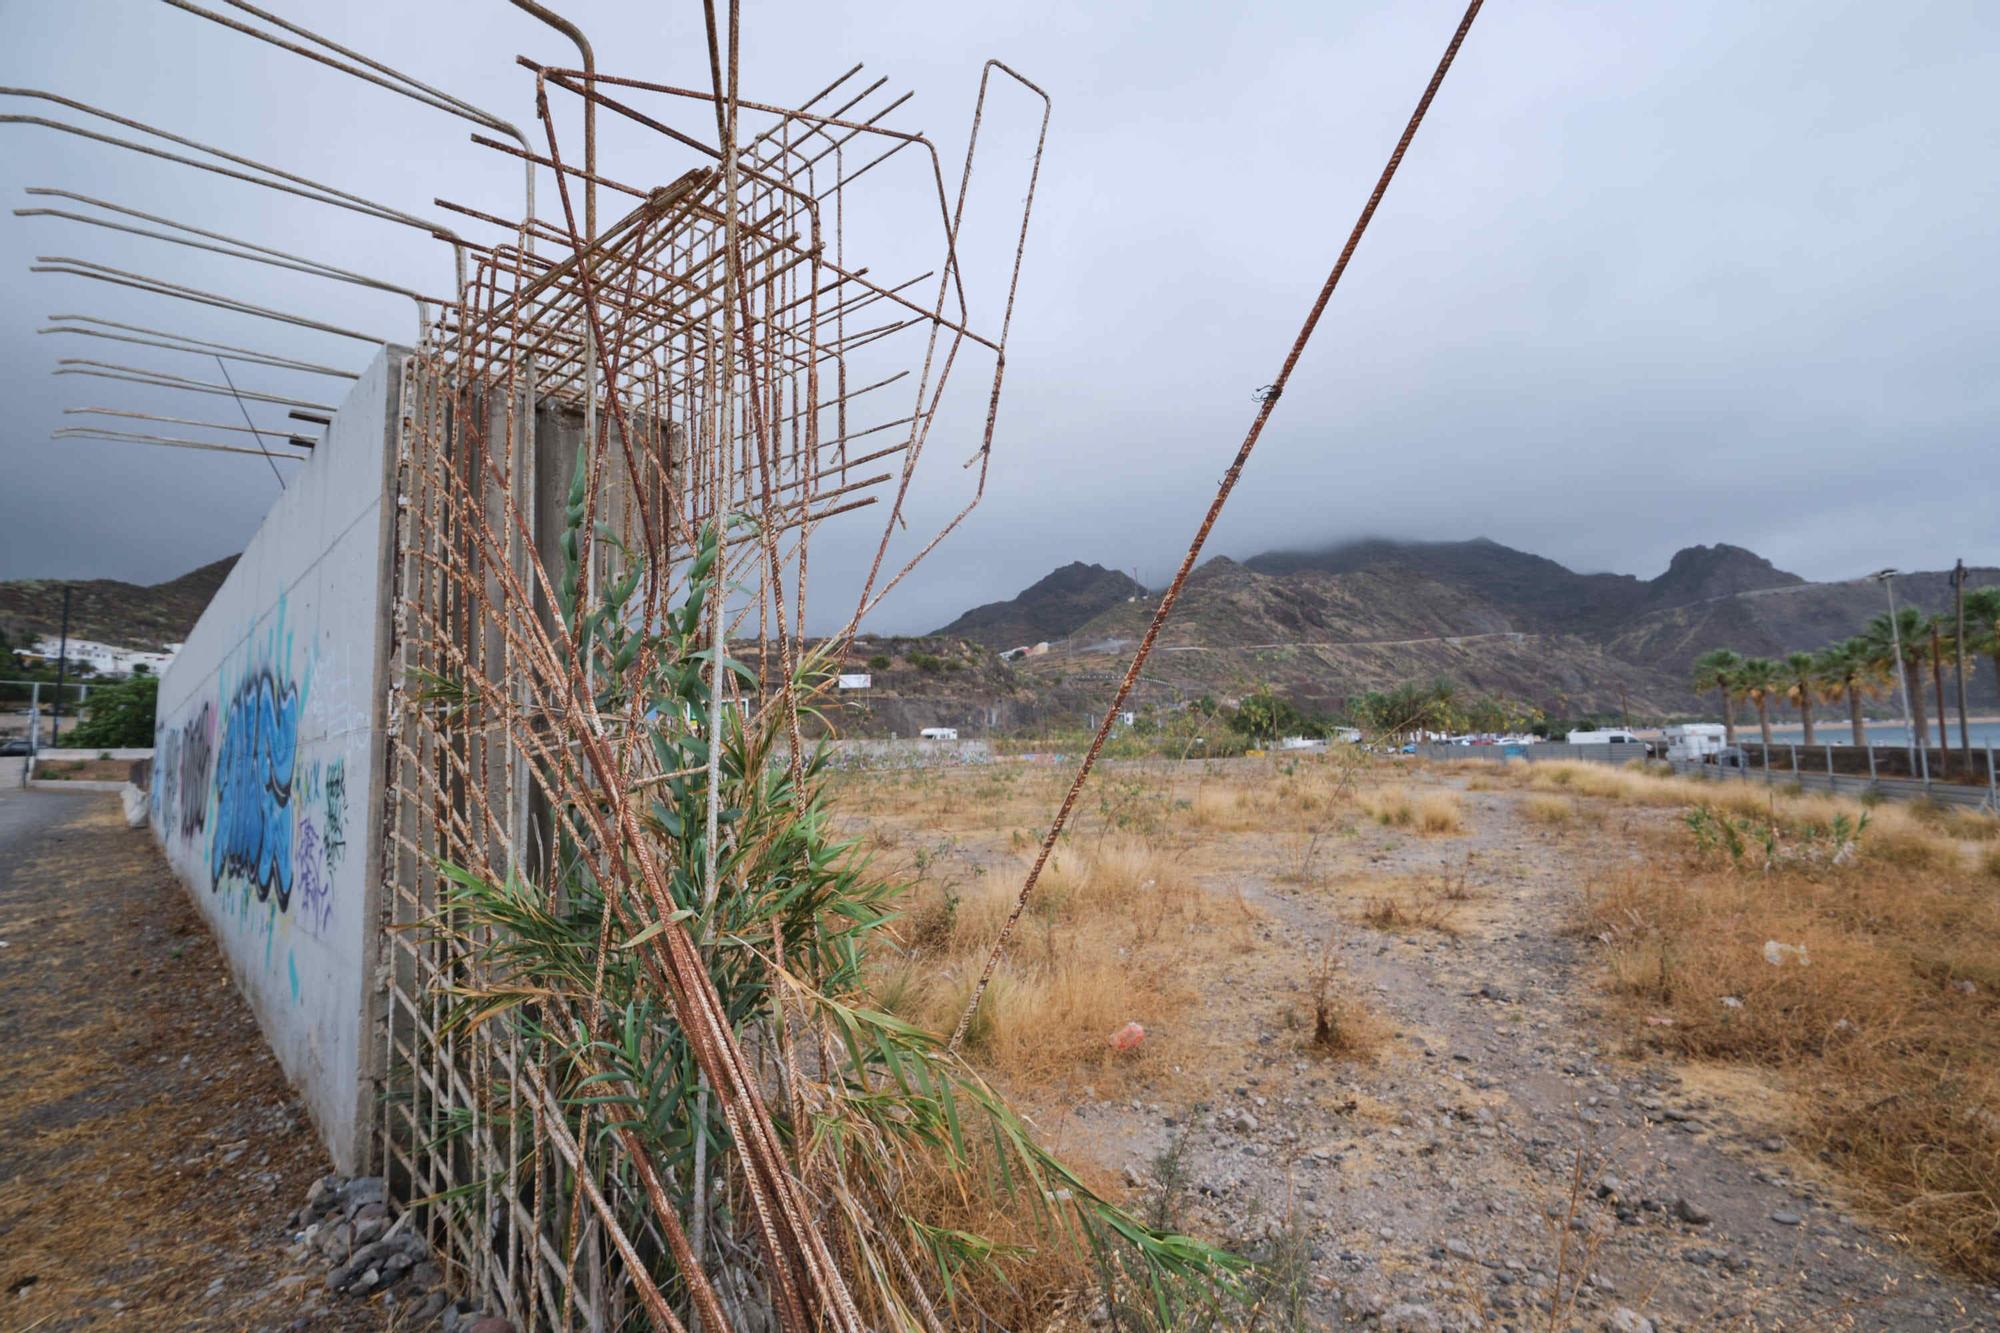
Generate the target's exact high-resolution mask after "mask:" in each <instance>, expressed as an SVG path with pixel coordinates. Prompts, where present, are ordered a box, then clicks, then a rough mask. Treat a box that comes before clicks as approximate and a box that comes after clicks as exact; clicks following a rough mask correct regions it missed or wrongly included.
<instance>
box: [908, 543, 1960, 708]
mask: <svg viewBox="0 0 2000 1333" xmlns="http://www.w3.org/2000/svg"><path fill="white" fill-rule="evenodd" d="M1971 583H1972V585H1973V586H1978V585H1980V584H1987V583H2000V570H1994V569H1978V570H1974V571H1972V578H1971ZM1897 595H1898V598H1899V600H1900V601H1901V602H1903V603H1905V604H1908V605H1912V606H1917V607H1920V608H1922V609H1924V610H1928V611H1938V610H1943V609H1944V608H1945V607H1946V606H1948V605H1949V603H1950V598H1951V591H1950V585H1949V575H1948V574H1947V573H1946V572H1944V571H1933V572H1923V573H1913V574H1905V575H1901V576H1899V578H1898V580H1897ZM1156 606H1157V593H1155V592H1152V591H1149V590H1145V589H1142V588H1141V587H1140V586H1139V585H1138V584H1136V583H1135V582H1134V581H1133V580H1132V579H1130V578H1129V577H1127V576H1126V575H1124V574H1121V573H1118V572H1117V571H1114V570H1108V569H1104V568H1102V567H1101V566H1097V565H1086V564H1070V565H1065V566H1063V567H1062V568H1061V569H1058V570H1056V571H1055V572H1054V573H1052V574H1050V575H1049V576H1048V577H1046V578H1044V579H1042V580H1040V581H1039V582H1037V583H1035V584H1034V585H1033V586H1031V587H1029V588H1027V589H1025V590H1024V591H1023V592H1022V593H1021V594H1020V595H1019V596H1017V597H1014V598H1012V599H1009V600H1008V601H1004V602H995V603H990V604H988V605H986V606H982V607H979V608H977V609H976V610H973V611H968V612H967V613H966V614H965V615H963V616H960V617H959V618H958V619H957V620H955V621H953V622H952V623H951V624H950V625H948V626H945V627H944V628H943V629H941V630H940V631H939V633H940V634H944V635H951V636H955V637H960V638H965V639H970V640H973V641H975V642H978V643H981V644H984V645H986V646H987V647H989V648H993V649H997V650H1004V649H1007V648H1012V647H1016V646H1020V645H1023V644H1029V643H1033V642H1036V641H1039V640H1049V641H1051V642H1052V643H1053V642H1056V641H1058V640H1059V641H1060V643H1058V644H1057V650H1056V651H1055V652H1053V653H1051V654H1050V655H1049V657H1047V658H1035V659H1027V660H1026V661H1025V663H1024V665H1026V666H1027V667H1028V668H1029V669H1030V670H1032V671H1036V672H1038V673H1043V674H1051V673H1066V672H1073V671H1075V670H1076V669H1078V668H1079V667H1096V668H1098V669H1104V670H1108V669H1109V668H1110V667H1111V665H1112V664H1113V662H1114V661H1115V659H1116V658H1117V657H1118V656H1119V655H1120V654H1124V655H1126V656H1128V657H1129V653H1130V648H1131V646H1132V645H1133V644H1134V643H1135V642H1136V640H1137V639H1138V637H1139V636H1140V635H1141V634H1143V633H1144V630H1145V626H1146V623H1147V622H1148V621H1149V620H1150V619H1151V617H1152V614H1153V611H1154V609H1155V607H1156ZM1885 607H1886V601H1885V598H1884V593H1883V589H1882V588H1881V587H1880V586H1879V585H1877V584H1875V583H1872V582H1869V581H1866V580H1857V581H1851V582H1841V583H1815V582H1809V581H1808V580H1806V579H1803V578H1801V577H1799V576H1798V575H1797V574H1792V573H1788V572H1787V571H1785V570H1782V569H1779V568H1777V567H1776V566H1775V565H1773V564H1772V563H1771V562H1770V561H1768V560H1766V559H1764V558H1763V557H1762V556H1760V555H1758V554H1756V553H1755V552H1753V551H1749V550H1745V549H1744V548H1742V547H1740V546H1730V545H1715V546H1691V547H1688V548H1686V549H1684V550H1682V551H1680V552H1678V553H1676V554H1675V556H1674V557H1673V559H1672V561H1671V562H1670V563H1669V564H1668V566H1667V568H1666V570H1665V572H1663V573H1661V574H1660V575H1659V576H1657V577H1655V578H1651V579H1640V578H1636V577H1633V576H1631V575H1628V574H1603V573H1595V574H1582V573H1577V572H1576V571H1574V570H1571V569H1569V568H1567V567H1565V566H1563V565H1561V564H1559V563H1557V562H1556V561H1553V560H1550V559H1547V558H1545V557H1543V556H1539V555H1534V554H1531V553H1529V552H1526V551H1518V550H1514V549H1513V548H1511V547H1507V546H1503V545H1501V544H1500V543H1498V542H1494V541H1489V540H1487V539H1484V538H1479V539H1475V540H1470V541H1453V542H1405V541H1391V540H1384V539H1370V540H1363V541H1350V542H1342V543H1338V544H1335V545H1330V546H1326V547H1323V548H1319V549H1307V550H1286V551H1272V552H1269V553H1266V554H1263V555H1258V556H1254V557H1251V558H1249V559H1247V560H1242V561H1237V560H1232V559H1230V558H1228V557H1216V558H1214V559H1211V560H1209V561H1207V562H1205V563H1204V564H1202V565H1201V566H1199V567H1198V568H1197V569H1196V570H1195V572H1194V574H1193V575H1192V576H1191V577H1190V578H1189V580H1188V584H1187V587H1186V588H1185V590H1184V591H1183V593H1182V596H1181V599H1180V602H1179V604H1178V605H1177V606H1176V608H1175V610H1174V614H1173V616H1172V618H1171V619H1169V621H1168V622H1167V626H1166V629H1165V631H1164V632H1163V634H1162V636H1161V639H1160V642H1159V645H1158V647H1157V649H1156V651H1155V654H1154V656H1153V658H1152V660H1151V662H1150V663H1149V666H1148V673H1147V674H1148V677H1149V678H1150V679H1152V680H1153V681H1154V682H1155V685H1156V687H1158V688H1163V689H1166V690H1169V691H1172V692H1174V693H1177V694H1184V693H1186V692H1188V691H1199V692H1202V693H1213V694H1217V695H1223V694H1238V693H1243V692H1247V691H1249V690H1254V689H1257V688H1259V687H1262V686H1267V685H1268V686H1272V687H1274V688H1277V689H1279V690H1280V691H1281V692H1283V693H1286V694H1288V695H1290V696H1291V697H1293V698H1294V699H1295V700H1296V701H1298V702H1300V703H1302V704H1305V705H1308V706H1314V707H1321V708H1331V707H1335V706H1337V705H1338V704H1340V703H1341V702H1342V701H1343V700H1345V699H1347V698H1348V697H1350V696H1352V695H1354V694H1356V693H1359V692H1361V691H1364V690H1369V689H1381V688H1390V687H1393V686H1395V685H1398V684H1401V683H1403V682H1405V681H1410V680H1424V679H1429V678H1431V677H1434V676H1446V677H1449V678H1450V679H1452V680H1454V681H1456V682H1457V683H1458V684H1459V685H1460V687H1462V688H1465V689H1469V690H1472V691H1474V692H1479V693H1488V694H1495V695H1501V696H1505V697H1508V698H1513V699H1519V700H1522V701H1525V702H1529V703H1533V704H1536V705H1537V706H1539V707H1542V708H1544V709H1546V710H1548V711H1549V712H1551V713H1552V714H1556V715H1559V716H1565V717H1575V716H1579V715H1581V714H1583V713H1599V714H1606V715H1615V714H1617V713H1619V712H1621V711H1629V712H1630V713H1633V714H1642V715H1655V714H1657V715H1666V714H1675V713H1686V712H1689V711H1694V710H1698V709H1700V708H1701V707H1702V702H1701V701H1700V700H1698V699H1697V698H1696V697H1695V694H1694V691H1693V688H1692V686H1691V684H1690V669H1691V667H1692V664H1693V662H1694V659H1695V658H1696V657H1698V656H1700V655H1701V654H1702V653H1703V652H1706V651H1707V650H1709V649H1710V648H1716V647H1728V648H1734V649H1735V650H1737V651H1738V652H1741V653H1744V654H1746V655H1753V656H1764V657H1777V656H1782V655H1783V654H1785V653H1788V652H1795V651H1801V650H1813V649H1818V648H1822V647H1824V646H1826V645H1827V644H1829V643H1832V642H1835V641H1837V640H1839V639H1843V638H1846V637H1848V636H1850V635H1853V634H1856V633H1858V632H1860V630H1861V629H1862V627H1863V626H1864V625H1866V623H1867V622H1868V620H1869V619H1870V618H1872V617H1874V616H1876V615H1878V614H1880V613H1881V612H1882V611H1883V610H1884V609H1885ZM1096 659H1102V660H1101V661H1099V660H1096ZM1988 674H1990V673H1988ZM1973 680H1974V689H1973V693H1974V698H1975V700H1976V701H1980V702H1982V703H1985V704H1987V705H1990V704H1991V703H1992V702H1993V701H1994V699H1995V692H1994V685H1993V682H1992V681H1991V680H1988V679H1986V676H1985V674H1981V673H1975V675H1974V678H1973Z"/></svg>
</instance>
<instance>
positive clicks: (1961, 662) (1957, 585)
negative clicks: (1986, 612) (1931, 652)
mask: <svg viewBox="0 0 2000 1333" xmlns="http://www.w3.org/2000/svg"><path fill="white" fill-rule="evenodd" d="M1951 591H1952V600H1953V602H1955V603H1956V610H1957V613H1958V630H1957V632H1956V633H1955V634H1954V635H1953V637H1952V647H1953V655H1954V656H1955V657H1957V658H1958V688H1957V691H1956V693H1957V694H1958V752H1959V753H1960V754H1962V755H1964V756H1965V757H1966V759H1965V762H1966V764H1967V766H1968V767H1969V766H1970V765H1971V763H1972V730H1971V728H1970V727H1968V726H1967V725H1966V721H1965V561H1964V560H1963V559H1961V560H1960V561H1959V562H1958V564H1957V565H1956V566H1955V567H1954V568H1953V569H1952V571H1951Z"/></svg>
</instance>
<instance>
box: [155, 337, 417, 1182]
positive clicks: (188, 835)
mask: <svg viewBox="0 0 2000 1333" xmlns="http://www.w3.org/2000/svg"><path fill="white" fill-rule="evenodd" d="M403 355H404V353H403V352H402V351H400V350H399V349H395V348H391V349H388V351H386V352H385V353H383V354H382V355H380V356H377V357H376V359H375V361H374V363H373V364H372V365H371V366H370V367H369V368H368V371H367V373H366V374H365V375H363V376H362V378H361V379H360V380H359V381H358V382H356V383H355V384H354V386H353V388H352V389H351V390H350V391H349V393H348V395H347V398H346V400H345V402H343V403H342V405H341V407H340V411H339V413H338V414H337V415H336V416H335V418H334V421H333V425H332V426H331V428H330V429H329V430H328V431H327V436H326V440H325V442H324V443H322V444H321V445H320V446H319V448H317V449H316V450H314V452H313V455H312V457H311V459H310V460H309V461H307V462H305V463H304V464H301V465H299V466H297V467H294V468H290V469H288V470H287V472H286V487H285V491H284V493H283V494H282V495H281V496H280V497H279V498H278V500H277V502H276V503H275V504H274V505H273V506H272V507H271V512H270V513H269V514H268V515H266V516H265V519H264V522H263V525H262V526H261V527H259V528H258V530H257V534H256V536H254V537H253V538H252V539H251V541H250V544H249V546H248V547H247V548H245V550H244V552H243V557H242V559H240V560H238V561H237V562H236V567H235V568H234V569H233V570H232V571H230V574H229V577H228V579H227V580H226V581H225V582H224V583H223V585H222V587H221V589H220V590H219V591H217V593H216V594H215V599H214V600H213V601H212V602H210V603H209V606H208V609H207V610H206V611H204V612H203V613H202V617H201V621H200V623H199V624H198V625H197V626H196V627H195V630H194V633H193V634H191V635H189V636H188V641H187V645H186V646H185V647H184V648H183V649H182V650H181V652H180V654H179V656H177V657H176V658H175V659H174V663H173V665H172V666H171V667H169V668H168V670H167V671H166V673H165V674H164V675H163V676H162V677H161V680H160V705H159V721H158V723H157V726H156V730H155V737H154V749H155V759H154V770H153V784H152V792H151V797H150V802H151V821H152V827H153V831H154V834H155V836H157V837H158V838H159V841H160V845H161V846H162V847H163V848H164V849H165V851H166V853H167V857H168V859H169V860H170V861H171V862H172V863H173V866H174V869H175V871H176V872H177V873H178V874H179V875H180V877H181V879H182V881H183V882H184V883H185V884H186V885H187V887H188V891H189V893H190V894H191V895H192V896H193V898H194V901H195V903H196V904H197V905H198V906H199V907H200V909H201V911H202V914H203V915H204V916H206V917H207V919H208V922H209V925H210V927H211V928H212V929H213V930H214V932H215V936H216V939H217V940H218V942H220V944H221V945H222V950H223V953H224V955H225V956H226V957H227V958H228V959H229V964H230V968H231V970H232V971H233V972H234V974H235V977H236V981H237V984H238V985H239V986H240V987H241V988H242V990H243V992H244V994H245V995H246V996H247V997H248V999H249V1001H250V1007H251V1009H252V1010H253V1011H254V1012H255V1013H256V1015H257V1021H258V1024H259V1025H260V1026H261V1027H262V1028H263V1030H264V1036H265V1038H266V1040H267V1041H269V1043H270V1045H271V1049H272V1051H273V1052H274V1053H275V1054H276V1055H277V1057H278V1059H279V1061H280V1062H281V1063H282V1064H283V1066H284V1068H285V1072H286V1073H287V1074H288V1075H289V1076H290V1078H291V1080H292V1082H293V1083H294V1084H295V1085H297V1087H298V1089H299V1091H300V1093H301V1094H302V1096H303V1098H304V1100H305V1103H306V1105H307V1107H308V1108H309V1109H310V1110H311V1112H312V1115H313V1118H314V1119H315V1121H316V1122H317V1123H318V1126H319V1129H320V1136H321V1137H322V1138H323V1139H324V1140H325V1141H326V1144H327V1147H328V1149H329V1151H331V1153H332V1154H333V1157H334V1160H335V1162H336V1164H337V1165H338V1166H339V1167H340V1169H342V1170H354V1169H356V1168H357V1167H359V1166H361V1165H364V1164H365V1163H364V1160H363V1159H365V1157H366V1156H367V1154H368V1152H369V1135H368V1133H367V1127H368V1123H369V1117H370V1115H371V1114H372V1111H373V1102H374V1082H375V1072H376V1071H375V1070H374V1069H373V1068H372V1062H373V1060H374V1051H373V1045H372V1043H370V1042H367V1041H364V1033H366V1032H368V1031H369V1030H370V1023H369V1020H370V1018H371V1017H372V1006H373V1005H374V1004H375V1003H376V1001H375V999H374V997H373V994H372V992H373V985H372V979H373V976H374V974H375V971H376V968H377V966H378V959H379V953H380V948H379V944H380V924H379V923H380V910H379V898H378V894H379V890H380V885H381V880H382V877H381V874H380V869H379V868H380V864H381V846H380V829H381V818H380V814H381V798H380V792H381V786H380V782H379V779H378V777H377V775H378V774H379V773H380V772H381V771H382V765H383V758H382V749H383V734H382V725H383V698H384V694H385V691H384V676H385V674H386V670H387V647H388V617H389V612H390V609H391V607H390V602H391V598H390V592H389V577H390V561H389V555H388V553H389V550H390V539H391V519H392V517H393V514H392V512H391V511H392V507H391V506H390V505H387V504H385V503H384V500H385V497H386V496H387V495H388V494H389V488H390V482H391V478H392V476H393V467H394V453H395V451H394V435H395V428H396V424H397V413H398V406H399V403H398V398H399V391H400V377H401V368H402V359H403Z"/></svg>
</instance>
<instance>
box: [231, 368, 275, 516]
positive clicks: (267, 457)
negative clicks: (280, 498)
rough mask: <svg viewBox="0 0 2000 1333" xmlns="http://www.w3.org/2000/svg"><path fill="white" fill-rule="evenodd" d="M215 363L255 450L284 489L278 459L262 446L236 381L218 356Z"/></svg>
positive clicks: (262, 442) (261, 436) (259, 435)
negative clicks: (231, 377) (237, 389)
mask: <svg viewBox="0 0 2000 1333" xmlns="http://www.w3.org/2000/svg"><path fill="white" fill-rule="evenodd" d="M215 364H216V365H217V366H219V367H221V369H222V378H223V379H224V380H225V381H227V383H228V385H229V396H230V397H232V398H234V399H235V400H236V410H237V411H239V412H241V413H242V414H243V424H244V425H246V426H248V427H249V428H250V438H251V439H253V440H255V441H256V442H257V450H258V452H259V453H261V454H263V455H264V462H265V464H266V465H267V466H268V467H269V468H270V469H271V475H272V476H274V477H276V478H277V479H278V489H279V490H281V491H282V490H284V489H285V474H284V473H282V472H280V471H278V460H277V459H275V458H273V457H271V451H270V450H269V449H266V448H265V447H264V437H263V435H262V434H260V433H259V432H258V430H257V423H256V422H254V421H252V420H251V419H250V409H249V408H247V407H245V406H243V395H241V394H239V393H237V392H236V381H235V380H233V379H230V378H229V367H228V366H227V365H225V364H224V363H223V360H222V358H221V357H219V356H218V357H216V358H215Z"/></svg>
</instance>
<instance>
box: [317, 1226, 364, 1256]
mask: <svg viewBox="0 0 2000 1333" xmlns="http://www.w3.org/2000/svg"><path fill="white" fill-rule="evenodd" d="M354 1245H355V1236H354V1228H353V1227H351V1226H349V1225H347V1223H345V1222H336V1223H334V1224H333V1225H332V1226H329V1227H322V1228H321V1229H320V1232H319V1234H318V1235H316V1236H314V1237H313V1248H314V1249H315V1250H318V1251H319V1253H320V1257H321V1258H323V1259H325V1260H326V1262H327V1263H329V1264H333V1265H335V1266H338V1265H340V1264H344V1263H346V1262H347V1258H348V1256H349V1255H351V1254H353V1253H354Z"/></svg>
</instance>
